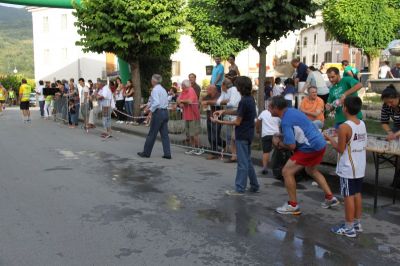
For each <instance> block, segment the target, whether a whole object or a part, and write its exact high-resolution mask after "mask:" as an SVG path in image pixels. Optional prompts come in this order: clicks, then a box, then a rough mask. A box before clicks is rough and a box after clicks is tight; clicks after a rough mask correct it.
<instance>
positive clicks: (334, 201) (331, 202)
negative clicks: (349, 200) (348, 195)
mask: <svg viewBox="0 0 400 266" xmlns="http://www.w3.org/2000/svg"><path fill="white" fill-rule="evenodd" d="M339 204H340V202H339V200H338V199H337V198H336V197H333V198H332V199H331V200H327V199H325V201H324V202H322V203H321V207H322V208H324V209H329V208H330V207H335V206H337V205H339Z"/></svg>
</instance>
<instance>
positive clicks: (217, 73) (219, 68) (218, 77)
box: [211, 56, 224, 93]
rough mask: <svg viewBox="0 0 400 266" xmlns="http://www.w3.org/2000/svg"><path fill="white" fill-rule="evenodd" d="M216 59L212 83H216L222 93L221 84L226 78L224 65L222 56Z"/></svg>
mask: <svg viewBox="0 0 400 266" xmlns="http://www.w3.org/2000/svg"><path fill="white" fill-rule="evenodd" d="M214 60H215V63H216V65H215V67H214V68H213V70H212V73H211V85H215V86H216V87H217V90H218V92H219V93H221V86H222V81H223V79H224V66H223V65H222V64H221V57H220V56H216V57H215V58H214Z"/></svg>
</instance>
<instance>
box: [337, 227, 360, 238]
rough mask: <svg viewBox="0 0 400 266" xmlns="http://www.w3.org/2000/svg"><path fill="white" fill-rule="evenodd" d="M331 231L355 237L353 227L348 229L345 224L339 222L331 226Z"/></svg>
mask: <svg viewBox="0 0 400 266" xmlns="http://www.w3.org/2000/svg"><path fill="white" fill-rule="evenodd" d="M331 232H332V233H335V234H337V235H342V236H347V237H356V236H357V233H356V230H355V229H354V227H352V228H350V229H348V228H346V225H345V224H341V225H338V226H335V227H332V228H331Z"/></svg>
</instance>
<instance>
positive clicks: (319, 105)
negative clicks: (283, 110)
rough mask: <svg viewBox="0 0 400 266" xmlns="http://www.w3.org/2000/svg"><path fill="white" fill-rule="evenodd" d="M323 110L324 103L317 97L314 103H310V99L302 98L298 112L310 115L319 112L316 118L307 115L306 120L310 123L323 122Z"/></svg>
mask: <svg viewBox="0 0 400 266" xmlns="http://www.w3.org/2000/svg"><path fill="white" fill-rule="evenodd" d="M324 109H325V108H324V101H323V100H322V99H321V98H319V97H317V98H316V99H315V100H314V101H310V98H308V97H304V98H303V100H302V101H301V105H300V110H302V111H306V112H311V113H315V112H317V111H321V113H320V114H319V115H318V116H317V117H314V116H311V115H307V117H308V119H310V120H312V121H314V120H320V121H322V122H323V121H324V120H325V117H324Z"/></svg>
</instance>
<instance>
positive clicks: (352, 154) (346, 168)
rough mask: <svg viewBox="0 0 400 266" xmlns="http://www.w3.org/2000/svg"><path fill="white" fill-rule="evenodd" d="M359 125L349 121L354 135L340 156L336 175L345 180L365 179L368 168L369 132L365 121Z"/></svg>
mask: <svg viewBox="0 0 400 266" xmlns="http://www.w3.org/2000/svg"><path fill="white" fill-rule="evenodd" d="M359 121H360V123H359V124H358V125H357V124H356V123H354V122H353V121H350V120H347V121H346V122H345V123H346V124H347V125H348V126H349V127H350V128H351V131H352V135H351V139H350V140H349V142H348V143H347V144H346V148H345V150H344V152H343V153H342V154H340V153H339V154H338V163H337V166H336V174H337V175H338V176H340V177H343V178H351V179H354V178H363V177H364V176H365V166H366V148H367V130H366V128H365V124H364V122H363V121H361V120H359Z"/></svg>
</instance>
